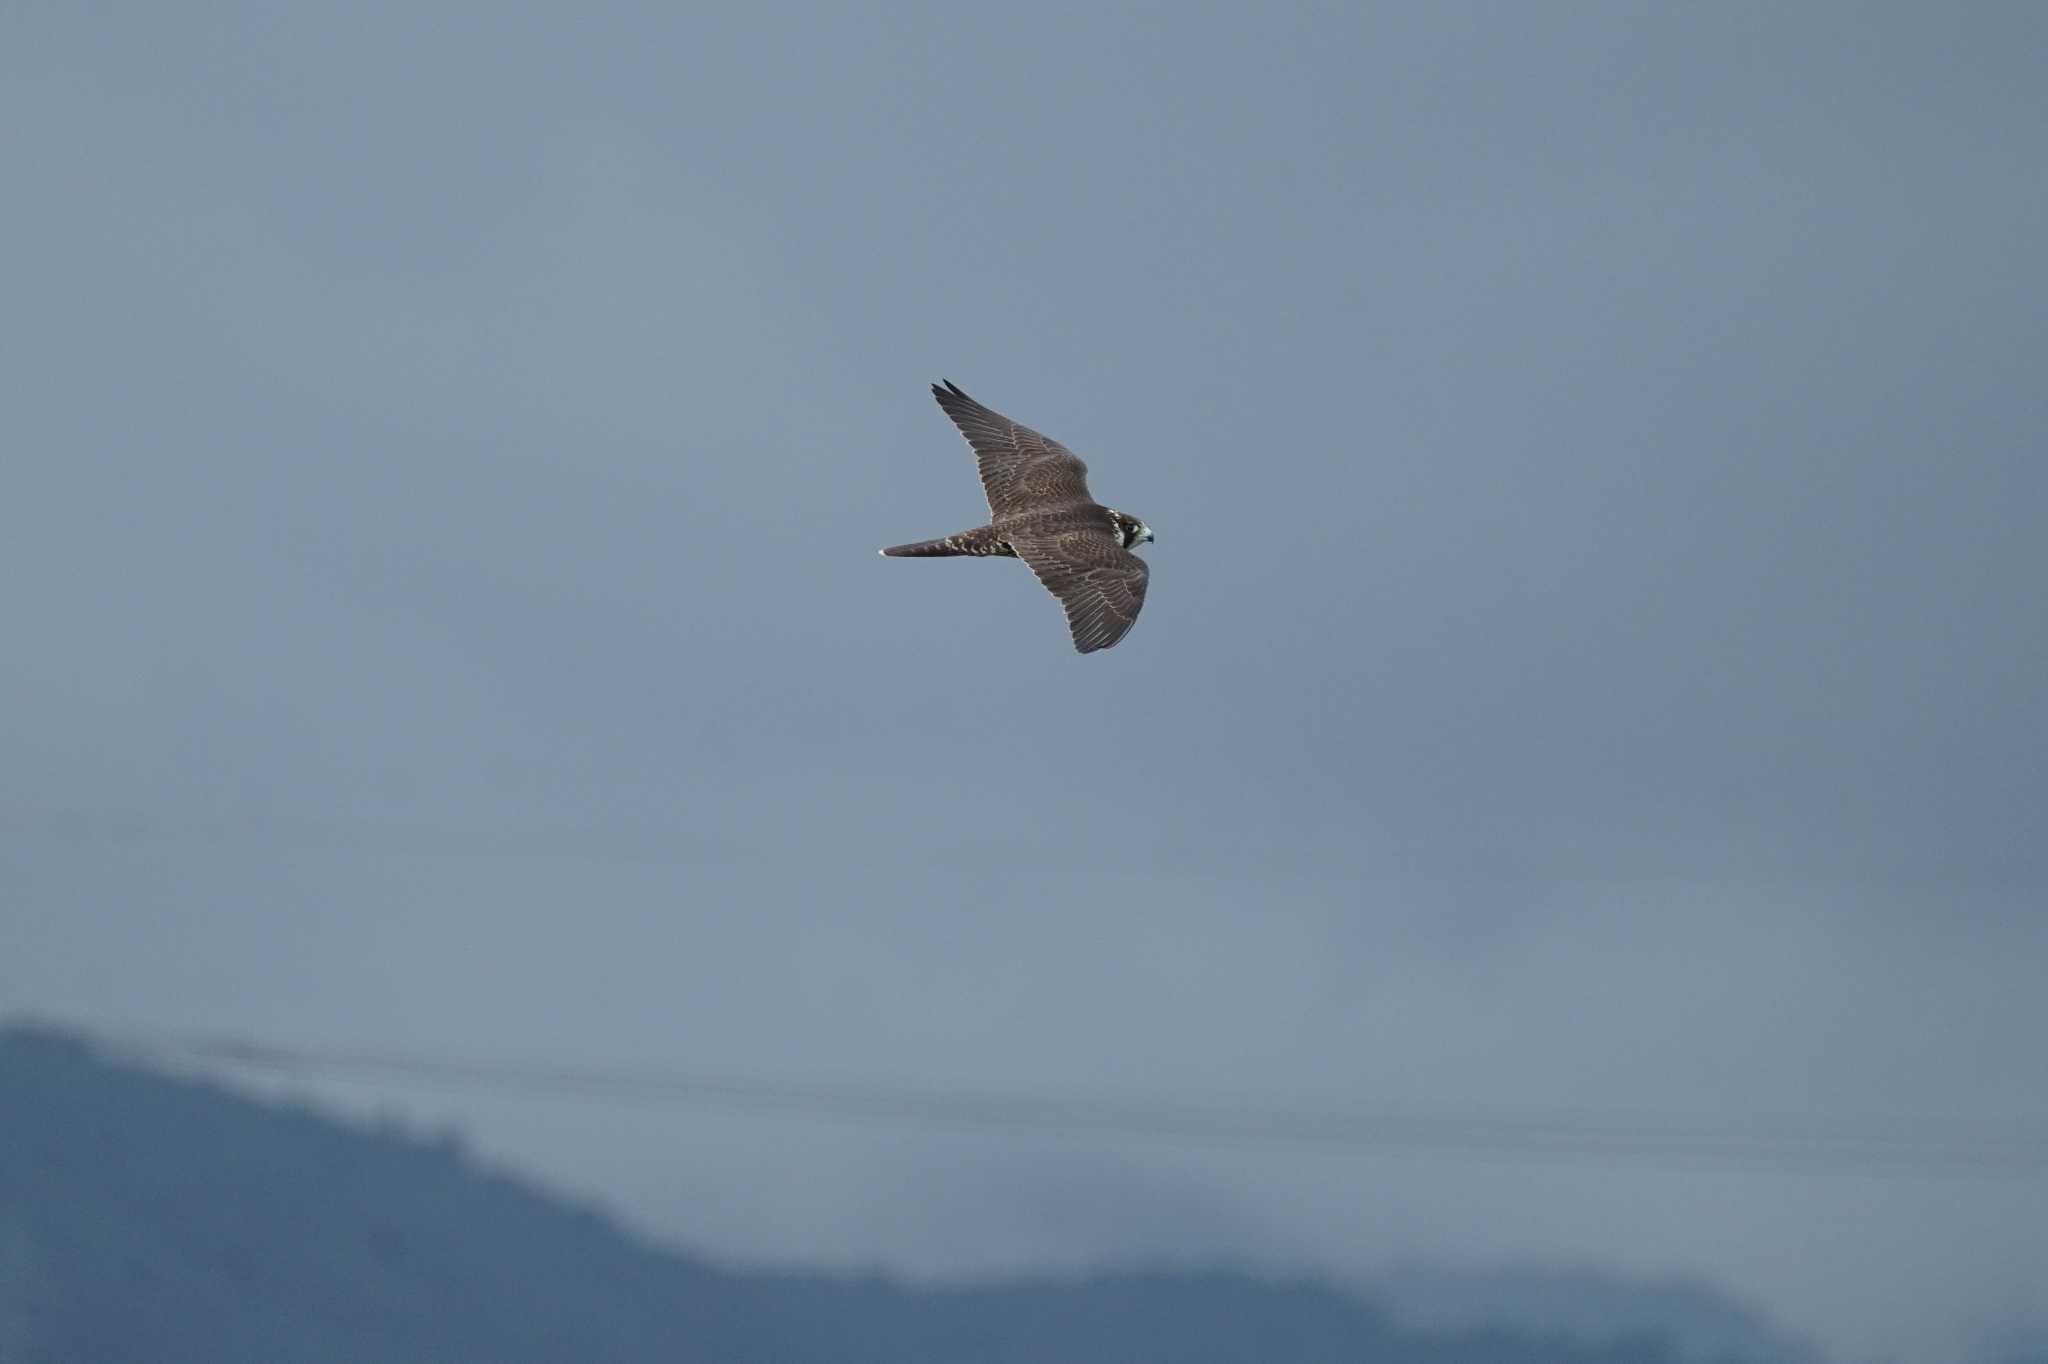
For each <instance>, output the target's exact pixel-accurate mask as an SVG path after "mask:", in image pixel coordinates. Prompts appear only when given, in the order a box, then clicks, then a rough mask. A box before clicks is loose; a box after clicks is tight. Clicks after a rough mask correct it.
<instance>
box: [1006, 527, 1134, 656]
mask: <svg viewBox="0 0 2048 1364" xmlns="http://www.w3.org/2000/svg"><path fill="white" fill-rule="evenodd" d="M1010 547H1011V548H1012V549H1014V550H1016V551H1017V557H1018V558H1020V559H1022V560H1023V561H1024V562H1025V563H1026V564H1029V565H1030V566H1031V571H1032V572H1033V573H1036V574H1037V575H1038V581H1040V582H1042V583H1044V584H1045V589H1046V591H1048V592H1050V593H1052V594H1053V595H1054V596H1055V597H1058V598H1059V599H1060V605H1062V606H1064V607H1066V609H1067V628H1068V629H1070V630H1072V631H1073V632H1074V647H1075V648H1076V649H1078V650H1080V651H1081V652H1082V653H1084V654H1092V653H1094V652H1095V651H1096V650H1097V649H1107V648H1108V647H1109V646H1110V645H1112V644H1114V643H1116V642H1117V641H1118V640H1120V639H1122V638H1123V637H1124V636H1125V635H1127V634H1129V633H1130V629H1131V627H1132V626H1133V625H1135V624H1137V621H1138V610H1139V608H1140V607H1142V606H1144V604H1145V584H1146V582H1147V581H1148V580H1149V579H1150V577H1151V570H1150V569H1149V568H1147V567H1146V565H1145V561H1144V560H1143V559H1140V558H1139V557H1138V556H1137V555H1135V554H1133V553H1131V552H1130V551H1129V550H1127V549H1125V548H1124V547H1123V546H1122V545H1120V544H1118V543H1117V538H1116V536H1115V535H1114V534H1113V533H1112V532H1111V531H1110V529H1109V528H1108V527H1107V526H1103V527H1100V528H1096V527H1086V528H1082V529H1078V530H1069V531H1061V532H1057V533H1054V534H1050V535H1045V536H1041V537H1038V538H1035V539H1019V538H1016V537H1014V536H1013V537H1012V538H1011V540H1010Z"/></svg>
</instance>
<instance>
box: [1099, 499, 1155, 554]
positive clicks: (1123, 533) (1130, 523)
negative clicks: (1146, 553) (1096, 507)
mask: <svg viewBox="0 0 2048 1364" xmlns="http://www.w3.org/2000/svg"><path fill="white" fill-rule="evenodd" d="M1109 519H1110V520H1112V521H1114V522H1115V523H1116V538H1117V540H1118V541H1119V542H1120V543H1121V544H1122V545H1123V547H1124V548H1125V549H1130V548H1132V547H1133V546H1135V545H1142V544H1148V543H1150V541H1151V539H1152V527H1150V526H1148V525H1146V524H1145V523H1144V522H1143V521H1140V520H1139V519H1138V518H1137V517H1135V516H1125V515H1124V514H1123V513H1122V512H1120V511H1118V510H1117V509H1116V508H1114V507H1111V508H1110V509H1109Z"/></svg>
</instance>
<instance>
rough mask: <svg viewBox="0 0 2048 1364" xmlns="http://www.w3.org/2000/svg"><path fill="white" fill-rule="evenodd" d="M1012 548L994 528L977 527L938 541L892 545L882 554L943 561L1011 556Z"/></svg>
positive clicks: (942, 537) (897, 557) (899, 557)
mask: <svg viewBox="0 0 2048 1364" xmlns="http://www.w3.org/2000/svg"><path fill="white" fill-rule="evenodd" d="M1010 552H1011V550H1010V547H1009V546H1008V545H1006V544H1004V543H1003V542H1002V541H1001V540H999V539H997V538H996V533H995V527H994V526H976V527H975V528H974V529H973V530H963V531H961V532H960V533H959V534H957V535H942V536H940V537H939V538H938V539H936V540H916V541H913V542H911V543H910V544H907V545H891V546H889V547H888V548H887V549H885V550H883V551H882V553H884V554H886V555H887V556H889V557H890V558H892V559H942V558H946V557H948V556H951V555H955V554H977V555H980V554H1009V553H1010Z"/></svg>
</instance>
